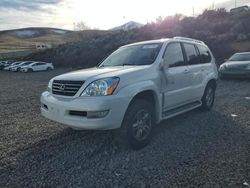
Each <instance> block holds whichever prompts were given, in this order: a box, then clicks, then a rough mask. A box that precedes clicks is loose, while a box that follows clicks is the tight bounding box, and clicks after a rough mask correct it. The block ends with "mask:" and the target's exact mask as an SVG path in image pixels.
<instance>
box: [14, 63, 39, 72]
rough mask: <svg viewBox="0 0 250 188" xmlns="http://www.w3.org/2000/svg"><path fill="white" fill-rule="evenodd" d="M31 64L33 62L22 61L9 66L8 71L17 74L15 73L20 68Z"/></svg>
mask: <svg viewBox="0 0 250 188" xmlns="http://www.w3.org/2000/svg"><path fill="white" fill-rule="evenodd" d="M31 63H34V62H32V61H23V62H22V63H19V64H17V65H14V66H11V67H10V71H12V72H17V71H19V70H20V69H21V67H24V66H27V65H29V64H31Z"/></svg>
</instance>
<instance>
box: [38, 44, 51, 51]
mask: <svg viewBox="0 0 250 188" xmlns="http://www.w3.org/2000/svg"><path fill="white" fill-rule="evenodd" d="M50 48H52V45H51V44H48V43H36V49H37V50H46V49H50Z"/></svg>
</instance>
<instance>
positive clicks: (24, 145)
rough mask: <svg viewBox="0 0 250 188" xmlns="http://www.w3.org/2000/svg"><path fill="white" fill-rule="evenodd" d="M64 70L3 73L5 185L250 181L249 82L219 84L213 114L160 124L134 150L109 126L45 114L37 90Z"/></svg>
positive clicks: (0, 140)
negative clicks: (85, 127)
mask: <svg viewBox="0 0 250 188" xmlns="http://www.w3.org/2000/svg"><path fill="white" fill-rule="evenodd" d="M65 71H67V70H63V69H61V70H55V71H52V72H49V73H47V72H40V73H30V74H22V73H10V72H0V86H1V87H0V187H248V186H246V185H243V183H244V182H247V183H249V184H250V100H248V99H246V98H245V97H250V81H242V80H238V81H237V80H236V81H233V80H230V81H219V83H218V89H217V93H216V101H215V106H214V108H213V110H212V111H210V112H200V111H198V110H193V111H191V112H188V113H186V114H183V115H181V116H178V117H175V118H172V119H170V120H167V121H164V122H162V123H161V124H160V125H159V126H157V127H156V129H155V131H154V138H153V140H152V142H151V143H150V144H149V145H148V146H147V147H145V148H144V149H142V150H140V151H133V150H130V149H128V148H125V147H123V146H121V145H118V144H117V143H116V142H115V141H114V139H113V138H114V135H113V132H112V131H72V130H71V129H69V128H66V127H63V126H60V125H59V124H57V123H54V122H51V121H49V120H47V119H45V118H43V117H42V116H41V115H40V110H39V105H40V103H39V96H40V93H41V92H42V91H43V90H45V89H46V87H47V82H48V80H49V79H50V78H52V77H53V76H55V75H58V74H61V73H63V72H65ZM232 114H234V115H232Z"/></svg>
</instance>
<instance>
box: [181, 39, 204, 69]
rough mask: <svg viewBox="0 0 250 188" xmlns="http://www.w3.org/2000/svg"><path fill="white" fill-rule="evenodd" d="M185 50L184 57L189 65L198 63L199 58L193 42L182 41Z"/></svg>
mask: <svg viewBox="0 0 250 188" xmlns="http://www.w3.org/2000/svg"><path fill="white" fill-rule="evenodd" d="M183 46H184V49H185V52H186V57H187V63H188V64H189V65H196V64H199V63H200V58H199V55H198V52H197V50H196V47H195V45H194V44H188V43H184V44H183Z"/></svg>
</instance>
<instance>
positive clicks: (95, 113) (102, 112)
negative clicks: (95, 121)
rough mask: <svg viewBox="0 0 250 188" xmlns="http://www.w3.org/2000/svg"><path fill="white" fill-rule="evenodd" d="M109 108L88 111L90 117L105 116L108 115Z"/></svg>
mask: <svg viewBox="0 0 250 188" xmlns="http://www.w3.org/2000/svg"><path fill="white" fill-rule="evenodd" d="M108 113H109V110H104V111H92V112H87V117H88V118H103V117H105V116H106V115H108Z"/></svg>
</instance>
